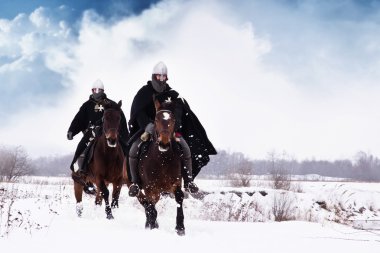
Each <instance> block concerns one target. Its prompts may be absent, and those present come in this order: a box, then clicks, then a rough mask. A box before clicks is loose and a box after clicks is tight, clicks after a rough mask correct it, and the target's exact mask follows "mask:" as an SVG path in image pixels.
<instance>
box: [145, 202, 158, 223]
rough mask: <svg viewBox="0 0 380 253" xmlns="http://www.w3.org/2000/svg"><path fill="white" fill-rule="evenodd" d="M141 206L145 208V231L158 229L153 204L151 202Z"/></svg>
mask: <svg viewBox="0 0 380 253" xmlns="http://www.w3.org/2000/svg"><path fill="white" fill-rule="evenodd" d="M143 206H144V208H145V215H146V222H145V228H146V229H148V228H149V229H155V228H158V223H157V210H156V207H155V204H153V203H152V202H148V201H145V202H144V203H143Z"/></svg>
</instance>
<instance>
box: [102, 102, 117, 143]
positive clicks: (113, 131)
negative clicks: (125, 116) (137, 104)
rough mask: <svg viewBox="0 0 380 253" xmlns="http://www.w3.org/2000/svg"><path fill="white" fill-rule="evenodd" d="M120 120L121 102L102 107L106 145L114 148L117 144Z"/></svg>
mask: <svg viewBox="0 0 380 253" xmlns="http://www.w3.org/2000/svg"><path fill="white" fill-rule="evenodd" d="M120 120H121V101H119V103H117V104H116V103H113V102H110V103H107V104H105V105H104V114H103V133H104V135H105V137H106V140H107V145H108V146H109V147H111V148H115V147H116V146H117V142H118V135H119V126H120Z"/></svg>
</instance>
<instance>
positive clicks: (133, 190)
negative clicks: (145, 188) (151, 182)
mask: <svg viewBox="0 0 380 253" xmlns="http://www.w3.org/2000/svg"><path fill="white" fill-rule="evenodd" d="M139 191H140V187H139V186H138V185H137V184H135V183H133V184H131V186H129V192H128V195H129V196H130V197H136V196H137V194H139Z"/></svg>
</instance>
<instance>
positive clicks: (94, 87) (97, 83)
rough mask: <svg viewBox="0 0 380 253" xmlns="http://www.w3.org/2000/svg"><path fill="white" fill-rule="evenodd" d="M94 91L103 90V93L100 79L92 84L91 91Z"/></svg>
mask: <svg viewBox="0 0 380 253" xmlns="http://www.w3.org/2000/svg"><path fill="white" fill-rule="evenodd" d="M94 89H99V90H103V91H104V84H103V82H102V81H101V80H100V79H98V80H96V81H95V82H94V83H93V85H92V90H94Z"/></svg>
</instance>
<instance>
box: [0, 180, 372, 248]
mask: <svg viewBox="0 0 380 253" xmlns="http://www.w3.org/2000/svg"><path fill="white" fill-rule="evenodd" d="M197 183H198V184H199V186H200V188H201V189H202V192H201V193H200V194H198V195H195V196H188V198H186V199H185V201H184V214H185V227H186V236H184V237H179V236H178V235H177V234H176V233H175V231H174V227H175V214H176V203H175V201H174V199H172V198H170V197H169V196H166V197H162V199H161V200H160V202H159V204H158V205H157V210H158V222H159V225H160V228H159V229H157V230H153V231H150V230H149V231H148V230H145V228H144V224H145V214H144V212H143V209H142V207H141V206H140V204H139V203H138V202H137V200H136V199H134V198H130V197H128V196H127V189H126V188H123V189H122V193H121V198H120V202H119V205H120V207H119V208H118V209H115V210H114V211H113V214H114V217H115V219H114V220H107V219H106V218H105V212H104V207H95V205H94V198H93V197H89V196H86V197H85V199H84V201H83V202H84V203H83V205H84V213H83V217H82V218H78V217H77V216H76V212H75V206H76V204H75V199H74V196H73V189H72V185H71V180H70V179H69V178H26V179H24V180H22V181H21V182H19V183H14V184H11V183H0V207H1V209H0V251H1V252H22V251H27V252H69V251H71V252H74V251H82V250H83V251H87V252H88V251H89V252H104V251H106V250H110V251H111V250H113V251H122V252H129V251H135V250H139V251H142V252H146V251H149V250H154V251H157V252H163V251H168V252H173V251H175V250H178V251H180V252H205V251H208V252H231V251H233V252H332V251H333V250H339V251H342V252H345V253H347V252H366V253H367V252H368V253H370V252H377V253H378V252H380V230H377V227H376V226H373V227H369V228H370V229H366V230H363V229H355V228H353V225H354V223H355V220H359V221H363V220H367V221H373V220H375V221H376V220H380V184H379V183H353V182H332V181H329V182H297V186H296V187H295V188H294V189H297V190H295V191H289V192H285V191H279V190H273V189H271V187H270V185H269V184H270V182H268V181H266V180H255V181H254V182H253V185H254V186H252V187H247V188H236V187H230V186H228V185H229V184H228V182H227V181H220V180H219V181H218V180H197ZM281 211H282V212H283V213H284V212H285V214H286V215H287V216H286V217H287V218H288V219H291V221H283V222H275V221H274V220H275V219H276V217H279V215H280V214H281ZM9 214H10V215H9ZM294 219H295V220H294ZM374 224H375V223H374Z"/></svg>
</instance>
